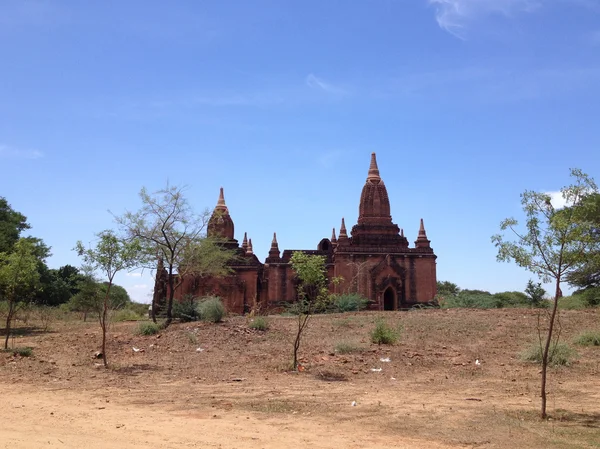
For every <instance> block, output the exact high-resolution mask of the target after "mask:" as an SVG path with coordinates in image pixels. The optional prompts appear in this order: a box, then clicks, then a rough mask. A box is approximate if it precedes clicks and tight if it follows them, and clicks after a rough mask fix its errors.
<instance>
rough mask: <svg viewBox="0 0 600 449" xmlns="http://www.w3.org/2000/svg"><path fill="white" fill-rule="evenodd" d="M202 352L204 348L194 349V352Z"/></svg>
mask: <svg viewBox="0 0 600 449" xmlns="http://www.w3.org/2000/svg"><path fill="white" fill-rule="evenodd" d="M202 351H204V348H196V352H202Z"/></svg>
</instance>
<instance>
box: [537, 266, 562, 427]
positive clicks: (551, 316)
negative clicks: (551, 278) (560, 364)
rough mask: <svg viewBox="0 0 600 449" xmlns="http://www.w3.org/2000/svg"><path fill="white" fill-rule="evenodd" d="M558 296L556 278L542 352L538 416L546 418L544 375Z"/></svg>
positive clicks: (558, 281) (558, 287) (545, 373)
mask: <svg viewBox="0 0 600 449" xmlns="http://www.w3.org/2000/svg"><path fill="white" fill-rule="evenodd" d="M559 298H560V278H559V279H557V280H556V292H555V294H554V304H553V305H552V314H551V315H550V323H549V325H548V335H547V336H546V344H545V345H544V352H543V354H542V386H541V396H542V410H541V413H540V416H541V418H542V419H546V418H547V416H548V415H547V414H546V403H547V400H546V377H547V372H548V354H549V353H550V345H551V344H552V333H553V331H554V319H555V318H556V312H557V310H558V299H559Z"/></svg>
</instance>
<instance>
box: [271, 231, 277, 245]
mask: <svg viewBox="0 0 600 449" xmlns="http://www.w3.org/2000/svg"><path fill="white" fill-rule="evenodd" d="M271 248H279V245H278V244H277V233H276V232H274V233H273V241H271Z"/></svg>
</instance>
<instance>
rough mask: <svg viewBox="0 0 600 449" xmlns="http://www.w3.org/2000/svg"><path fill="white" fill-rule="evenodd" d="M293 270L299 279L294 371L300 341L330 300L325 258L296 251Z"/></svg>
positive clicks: (293, 256) (293, 255)
mask: <svg viewBox="0 0 600 449" xmlns="http://www.w3.org/2000/svg"><path fill="white" fill-rule="evenodd" d="M290 263H291V264H292V268H293V270H294V271H295V272H296V276H297V277H298V287H297V292H298V302H297V303H296V306H297V312H298V327H297V329H296V338H295V339H294V353H293V356H294V360H293V365H294V369H295V370H296V369H298V349H299V348H300V339H301V337H302V333H303V331H304V329H306V325H307V324H308V321H309V320H310V317H311V316H312V314H313V313H314V312H315V310H317V309H318V308H321V307H323V305H325V304H326V303H327V301H328V299H329V291H328V289H327V276H326V270H325V257H323V256H316V255H310V254H305V253H303V252H301V251H296V252H295V253H294V254H292V257H291V259H290Z"/></svg>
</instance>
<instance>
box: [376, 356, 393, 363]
mask: <svg viewBox="0 0 600 449" xmlns="http://www.w3.org/2000/svg"><path fill="white" fill-rule="evenodd" d="M379 361H380V362H391V361H392V360H391V359H390V358H389V357H386V358H381V359H379Z"/></svg>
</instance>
